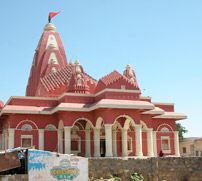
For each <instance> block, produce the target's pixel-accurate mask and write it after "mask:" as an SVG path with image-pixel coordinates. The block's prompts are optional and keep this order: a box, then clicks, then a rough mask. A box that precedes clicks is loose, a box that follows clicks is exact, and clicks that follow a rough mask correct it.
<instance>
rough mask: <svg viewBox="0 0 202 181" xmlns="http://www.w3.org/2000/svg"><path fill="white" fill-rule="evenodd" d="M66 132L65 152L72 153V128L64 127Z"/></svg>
mask: <svg viewBox="0 0 202 181" xmlns="http://www.w3.org/2000/svg"><path fill="white" fill-rule="evenodd" d="M64 132H65V154H71V128H70V127H64Z"/></svg>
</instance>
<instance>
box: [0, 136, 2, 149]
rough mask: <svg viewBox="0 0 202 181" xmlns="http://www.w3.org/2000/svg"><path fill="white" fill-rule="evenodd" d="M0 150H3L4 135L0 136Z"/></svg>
mask: <svg viewBox="0 0 202 181" xmlns="http://www.w3.org/2000/svg"><path fill="white" fill-rule="evenodd" d="M0 150H2V134H0Z"/></svg>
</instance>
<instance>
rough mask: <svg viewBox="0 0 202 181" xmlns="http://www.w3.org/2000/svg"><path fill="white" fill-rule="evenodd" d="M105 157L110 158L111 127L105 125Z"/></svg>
mask: <svg viewBox="0 0 202 181" xmlns="http://www.w3.org/2000/svg"><path fill="white" fill-rule="evenodd" d="M105 144H106V146H105V147H106V157H112V156H113V153H112V125H111V124H105Z"/></svg>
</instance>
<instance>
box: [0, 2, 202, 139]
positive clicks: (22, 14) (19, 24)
mask: <svg viewBox="0 0 202 181" xmlns="http://www.w3.org/2000/svg"><path fill="white" fill-rule="evenodd" d="M201 9H202V1H201V0H192V1H191V0H177V1H176V0H169V1H165V0H125V1H123V0H85V1H84V0H58V1H55V0H54V1H53V0H48V1H47V0H43V1H39V0H35V1H27V0H19V1H15V0H1V2H0V12H1V21H0V23H1V26H0V27H1V28H0V35H1V43H0V55H1V58H0V74H1V86H0V99H1V100H3V101H4V102H7V100H8V99H9V97H10V96H24V95H25V90H26V84H27V80H28V77H29V72H30V68H31V63H32V59H33V55H34V51H35V48H36V47H37V44H38V41H39V39H40V36H41V34H42V33H43V27H44V26H45V25H46V23H47V21H48V13H49V12H52V11H53V12H58V11H60V10H61V11H62V12H61V13H60V14H59V15H57V16H55V17H54V18H53V19H52V23H53V24H54V25H55V26H56V28H57V31H58V32H59V33H60V36H61V38H62V41H63V44H64V47H65V50H66V55H67V58H68V61H70V60H73V61H75V59H78V60H79V61H80V63H81V64H82V65H83V67H84V70H85V71H86V72H87V73H88V74H90V75H91V76H93V77H94V78H95V79H97V80H98V79H99V78H101V77H103V76H104V75H106V74H108V73H110V72H112V71H113V70H114V69H117V70H118V71H119V72H121V73H122V72H123V71H124V69H125V67H126V65H127V64H131V66H132V67H133V68H134V70H135V72H136V76H137V80H138V83H139V86H140V88H141V89H142V95H143V96H151V97H152V101H153V102H167V103H175V111H176V112H182V113H185V114H187V116H188V119H187V120H183V121H179V123H181V124H182V125H183V126H185V127H186V128H187V129H188V133H187V134H185V136H202V133H201V126H202V116H201V113H202V94H201V92H202V91H201V90H202V80H201V79H202V71H201V69H202V11H201ZM144 89H145V90H144Z"/></svg>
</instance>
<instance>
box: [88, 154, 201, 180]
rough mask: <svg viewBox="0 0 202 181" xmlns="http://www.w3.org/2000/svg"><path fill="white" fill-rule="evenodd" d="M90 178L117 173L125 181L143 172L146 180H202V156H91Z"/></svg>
mask: <svg viewBox="0 0 202 181" xmlns="http://www.w3.org/2000/svg"><path fill="white" fill-rule="evenodd" d="M88 164H89V178H90V179H91V180H95V179H98V178H109V176H110V175H112V174H115V175H117V176H119V177H121V178H122V180H123V181H130V176H131V175H132V174H134V173H135V172H136V173H142V175H143V176H144V180H145V181H158V180H159V181H160V180H166V181H169V180H170V181H171V180H175V181H190V180H197V181H198V180H202V157H163V158H159V157H158V158H155V157H153V158H142V159H140V158H131V157H129V158H128V159H123V158H102V159H100V158H89V161H88Z"/></svg>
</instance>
